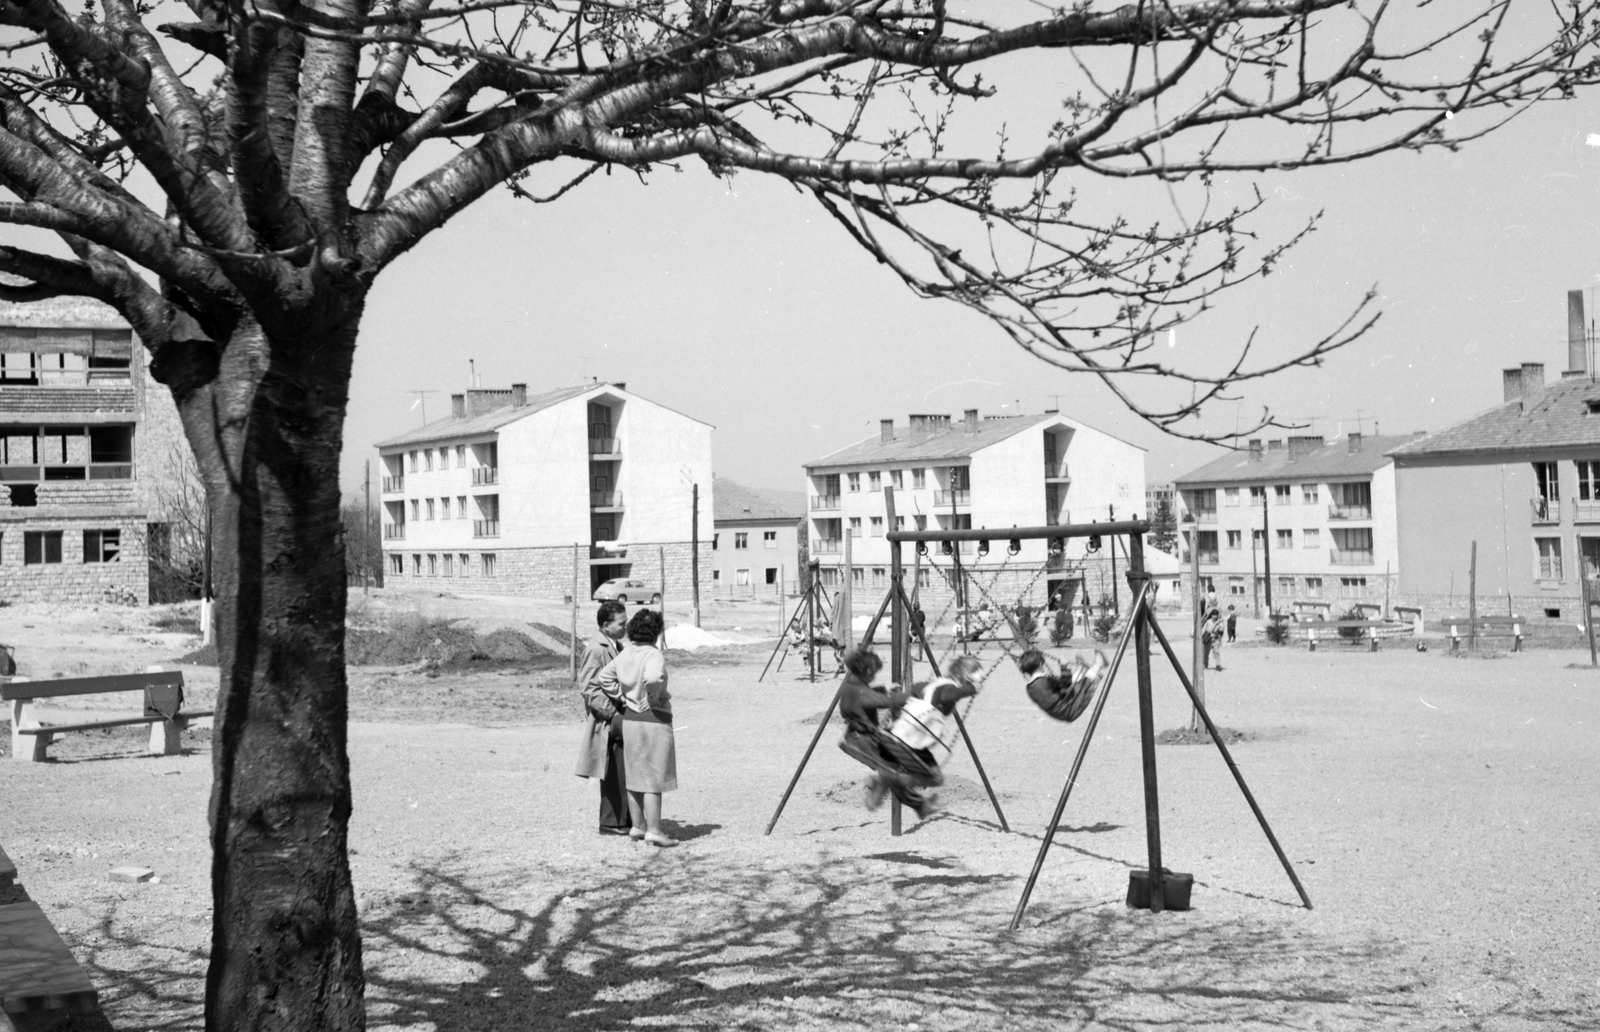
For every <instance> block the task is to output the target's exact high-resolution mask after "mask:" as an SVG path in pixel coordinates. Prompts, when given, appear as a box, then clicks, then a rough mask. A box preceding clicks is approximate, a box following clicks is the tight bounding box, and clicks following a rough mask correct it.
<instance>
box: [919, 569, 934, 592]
mask: <svg viewBox="0 0 1600 1032" xmlns="http://www.w3.org/2000/svg"><path fill="white" fill-rule="evenodd" d="M928 572H929V571H928V568H927V567H926V566H919V567H917V587H919V588H926V587H928V586H929V585H931V584H932V583H933V578H931V577H930V576H928Z"/></svg>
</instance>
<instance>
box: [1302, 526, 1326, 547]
mask: <svg viewBox="0 0 1600 1032" xmlns="http://www.w3.org/2000/svg"><path fill="white" fill-rule="evenodd" d="M1300 545H1301V547H1303V548H1321V547H1322V531H1320V530H1317V529H1316V528H1315V527H1308V528H1306V529H1305V530H1302V531H1301V532H1300Z"/></svg>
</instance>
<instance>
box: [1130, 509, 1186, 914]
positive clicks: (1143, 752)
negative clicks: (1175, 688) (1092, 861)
mask: <svg viewBox="0 0 1600 1032" xmlns="http://www.w3.org/2000/svg"><path fill="white" fill-rule="evenodd" d="M1145 577H1146V574H1145V572H1144V541H1143V540H1142V537H1141V535H1139V534H1129V535H1128V586H1129V588H1130V589H1131V590H1132V591H1133V595H1134V598H1135V600H1136V602H1135V604H1134V610H1133V612H1131V613H1129V614H1128V619H1130V620H1132V621H1133V622H1134V623H1135V624H1136V626H1135V628H1134V633H1133V662H1134V668H1135V669H1136V670H1137V671H1138V674H1139V758H1140V762H1141V763H1142V764H1143V766H1144V831H1145V850H1146V855H1147V856H1148V858H1149V864H1150V869H1149V877H1150V912H1151V913H1152V914H1159V913H1161V911H1162V910H1163V909H1164V908H1165V906H1166V887H1165V879H1164V878H1163V875H1162V870H1161V803H1160V798H1159V796H1158V794H1157V792H1156V724H1155V706H1154V703H1153V701H1152V697H1151V691H1150V622H1149V621H1148V620H1147V619H1145V610H1146V608H1147V607H1148V606H1149V598H1150V594H1149V592H1148V591H1144V590H1140V589H1141V588H1143V587H1144V585H1145ZM1198 708H1199V707H1196V709H1197V710H1198Z"/></svg>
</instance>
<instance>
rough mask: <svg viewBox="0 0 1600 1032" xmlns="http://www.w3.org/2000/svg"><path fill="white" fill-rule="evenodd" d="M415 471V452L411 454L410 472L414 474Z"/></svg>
mask: <svg viewBox="0 0 1600 1032" xmlns="http://www.w3.org/2000/svg"><path fill="white" fill-rule="evenodd" d="M416 471H417V453H416V452H412V453H411V472H413V473H415V472H416Z"/></svg>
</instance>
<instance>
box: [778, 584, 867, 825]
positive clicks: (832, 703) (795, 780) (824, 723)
mask: <svg viewBox="0 0 1600 1032" xmlns="http://www.w3.org/2000/svg"><path fill="white" fill-rule="evenodd" d="M892 597H893V594H892V593H890V594H887V595H884V596H883V604H882V605H881V606H879V607H878V615H877V616H874V617H873V618H872V623H870V624H868V625H867V633H866V635H865V636H864V637H863V638H862V639H861V647H862V648H864V649H865V648H871V647H872V635H873V633H874V632H875V631H876V630H877V629H878V621H879V620H882V619H883V611H884V610H885V609H887V608H888V607H889V599H891V598H892ZM796 615H798V610H797V611H796ZM842 691H844V682H843V681H840V682H839V687H837V688H835V689H834V690H833V698H832V699H831V700H829V702H828V709H827V711H826V712H824V713H823V714H822V720H821V722H820V723H818V724H817V733H816V734H814V735H812V736H811V744H810V745H808V746H806V754H805V755H804V756H802V757H800V765H799V766H798V767H796V768H795V769H794V777H792V778H790V779H789V787H788V788H786V789H784V790H783V798H782V799H780V800H778V808H777V809H776V810H774V811H773V813H772V820H770V821H768V822H767V830H766V832H765V834H768V835H770V834H772V829H773V828H775V827H777V826H778V818H779V817H782V816H783V808H784V807H785V806H787V805H788V803H789V796H790V795H792V794H793V793H794V786H796V785H798V784H799V783H800V775H801V774H802V773H804V772H805V769H806V764H807V763H809V762H811V754H812V753H813V752H815V751H816V748H817V743H818V742H820V741H822V733H823V732H824V731H826V730H827V729H828V721H830V720H832V719H833V711H834V710H835V709H836V708H837V707H838V705H839V693H840V692H842Z"/></svg>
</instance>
